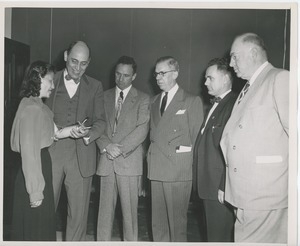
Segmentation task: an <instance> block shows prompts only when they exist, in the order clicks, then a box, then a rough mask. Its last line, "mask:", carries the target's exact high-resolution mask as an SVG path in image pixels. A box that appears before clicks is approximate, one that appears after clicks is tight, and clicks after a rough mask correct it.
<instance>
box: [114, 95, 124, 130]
mask: <svg viewBox="0 0 300 246" xmlns="http://www.w3.org/2000/svg"><path fill="white" fill-rule="evenodd" d="M123 99H124V95H123V91H120V95H119V97H118V101H117V110H116V115H115V124H114V129H113V135H114V134H115V133H116V131H117V125H118V119H119V116H120V113H121V109H122V104H123Z"/></svg>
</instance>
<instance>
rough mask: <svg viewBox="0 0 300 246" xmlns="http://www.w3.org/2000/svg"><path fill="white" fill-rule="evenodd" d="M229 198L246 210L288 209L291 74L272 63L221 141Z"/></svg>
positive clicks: (239, 106)
mask: <svg viewBox="0 0 300 246" xmlns="http://www.w3.org/2000/svg"><path fill="white" fill-rule="evenodd" d="M221 147H222V151H223V153H224V157H225V161H226V186H225V200H226V201H228V202H229V203H231V204H232V205H233V206H235V207H238V208H242V209H252V210H271V209H279V208H285V207H287V202H288V148H289V72H288V71H286V70H282V69H277V68H274V67H273V66H272V65H271V64H268V65H267V66H266V67H265V68H264V69H263V71H262V72H261V73H260V74H259V75H258V77H257V78H256V80H255V81H254V83H253V84H252V85H251V86H250V88H249V91H248V92H247V94H246V95H245V96H244V98H243V99H242V101H241V102H240V104H238V103H237V102H236V103H235V106H234V108H233V111H232V114H231V117H230V118H229V120H228V122H227V124H226V126H225V129H224V132H223V135H222V140H221Z"/></svg>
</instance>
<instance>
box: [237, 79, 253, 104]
mask: <svg viewBox="0 0 300 246" xmlns="http://www.w3.org/2000/svg"><path fill="white" fill-rule="evenodd" d="M249 87H250V83H249V81H248V82H247V83H246V84H245V86H244V88H243V90H242V92H241V94H240V96H239V101H238V104H239V103H240V102H241V101H242V99H243V97H244V96H245V95H246V93H247V92H248V90H249Z"/></svg>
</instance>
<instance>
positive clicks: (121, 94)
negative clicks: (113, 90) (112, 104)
mask: <svg viewBox="0 0 300 246" xmlns="http://www.w3.org/2000/svg"><path fill="white" fill-rule="evenodd" d="M120 98H121V99H122V101H123V99H124V94H123V91H120Z"/></svg>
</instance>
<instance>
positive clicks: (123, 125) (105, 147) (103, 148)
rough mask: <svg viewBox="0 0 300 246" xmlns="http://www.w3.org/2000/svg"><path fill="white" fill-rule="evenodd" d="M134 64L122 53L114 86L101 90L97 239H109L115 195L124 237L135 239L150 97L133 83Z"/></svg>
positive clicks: (128, 239)
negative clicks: (102, 126) (103, 124)
mask: <svg viewBox="0 0 300 246" xmlns="http://www.w3.org/2000/svg"><path fill="white" fill-rule="evenodd" d="M136 69H137V65H136V63H135V61H134V59H133V58H131V57H127V56H122V57H120V59H119V60H118V62H117V65H116V68H115V82H116V87H115V88H112V89H110V90H108V91H105V92H104V108H105V117H106V121H107V127H106V131H105V134H104V135H102V136H101V137H100V138H99V139H98V140H97V145H98V147H99V149H100V152H101V155H100V161H99V166H98V169H97V175H100V176H101V181H100V182H101V183H100V203H99V213H98V228H97V240H98V241H108V240H111V233H112V227H113V221H114V214H115V207H116V202H117V196H118V194H119V197H120V203H121V208H122V216H123V235H124V241H137V240H138V214H137V212H138V211H137V210H138V189H139V187H138V185H139V180H140V178H141V175H142V174H143V148H142V143H143V142H144V140H145V138H146V136H147V134H148V131H149V119H150V112H149V102H150V97H149V96H148V95H147V94H145V93H143V92H141V91H139V90H138V89H136V88H135V87H133V86H132V82H133V80H134V79H135V78H136Z"/></svg>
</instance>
